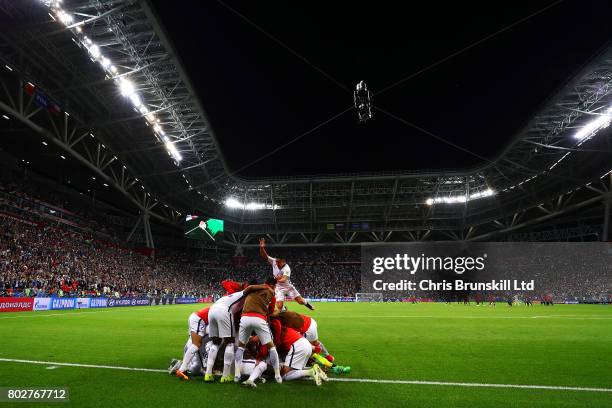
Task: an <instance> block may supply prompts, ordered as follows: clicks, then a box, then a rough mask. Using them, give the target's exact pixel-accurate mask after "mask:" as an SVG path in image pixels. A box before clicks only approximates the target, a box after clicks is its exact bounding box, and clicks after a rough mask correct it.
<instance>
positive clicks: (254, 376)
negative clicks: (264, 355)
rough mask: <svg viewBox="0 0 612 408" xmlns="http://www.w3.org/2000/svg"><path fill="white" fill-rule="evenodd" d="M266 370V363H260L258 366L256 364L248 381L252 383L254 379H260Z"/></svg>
mask: <svg viewBox="0 0 612 408" xmlns="http://www.w3.org/2000/svg"><path fill="white" fill-rule="evenodd" d="M266 368H268V365H267V364H266V362H265V361H260V362H259V364H257V365H256V366H255V368H254V369H253V372H252V373H251V375H250V376H249V380H251V381H253V382H254V381H255V380H256V379H258V378H259V377H261V375H262V374H263V372H264V371H266Z"/></svg>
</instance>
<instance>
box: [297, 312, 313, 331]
mask: <svg viewBox="0 0 612 408" xmlns="http://www.w3.org/2000/svg"><path fill="white" fill-rule="evenodd" d="M300 316H301V317H302V319H304V325H303V326H302V328H301V329H300V330H298V331H299V332H300V333H302V334H304V333H306V332H307V331H308V328H310V321H311V320H312V319H311V318H310V316H306V315H303V314H301V315H300Z"/></svg>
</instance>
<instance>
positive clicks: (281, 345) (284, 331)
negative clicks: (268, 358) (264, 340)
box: [270, 319, 303, 354]
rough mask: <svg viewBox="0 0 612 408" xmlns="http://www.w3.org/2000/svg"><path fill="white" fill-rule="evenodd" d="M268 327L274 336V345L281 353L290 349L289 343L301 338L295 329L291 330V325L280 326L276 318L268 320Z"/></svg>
mask: <svg viewBox="0 0 612 408" xmlns="http://www.w3.org/2000/svg"><path fill="white" fill-rule="evenodd" d="M270 329H271V330H272V336H273V337H274V345H275V346H276V347H278V349H279V350H280V351H281V352H283V354H284V353H288V352H289V350H290V349H291V345H292V344H293V343H295V342H296V341H298V340H299V339H301V338H303V337H302V335H301V334H300V333H298V331H297V330H293V329H292V328H291V327H286V326H281V322H280V320H278V319H272V321H271V322H270Z"/></svg>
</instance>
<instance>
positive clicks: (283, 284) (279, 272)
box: [268, 256, 293, 289]
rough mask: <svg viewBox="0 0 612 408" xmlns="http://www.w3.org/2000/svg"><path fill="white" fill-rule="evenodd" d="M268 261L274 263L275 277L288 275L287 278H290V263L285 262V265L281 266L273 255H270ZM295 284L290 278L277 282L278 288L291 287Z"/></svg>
mask: <svg viewBox="0 0 612 408" xmlns="http://www.w3.org/2000/svg"><path fill="white" fill-rule="evenodd" d="M268 262H270V265H272V274H273V275H274V277H275V278H279V277H281V276H286V277H287V278H289V277H290V276H291V268H289V265H287V264H285V266H283V267H282V268H279V267H278V265H277V264H276V258H272V257H271V256H269V257H268ZM292 286H293V285H291V282H290V280H289V279H287V281H286V282H277V283H276V287H277V288H287V289H288V288H289V287H292Z"/></svg>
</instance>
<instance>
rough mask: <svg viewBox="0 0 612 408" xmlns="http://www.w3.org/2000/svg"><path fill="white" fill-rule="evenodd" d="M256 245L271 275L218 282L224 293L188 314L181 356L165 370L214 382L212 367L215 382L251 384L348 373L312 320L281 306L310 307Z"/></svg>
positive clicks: (281, 263)
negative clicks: (260, 279) (287, 303)
mask: <svg viewBox="0 0 612 408" xmlns="http://www.w3.org/2000/svg"><path fill="white" fill-rule="evenodd" d="M259 249H260V255H261V256H262V258H264V259H265V260H266V261H267V262H268V263H270V265H271V266H272V272H273V276H272V277H270V278H268V279H267V280H266V282H265V283H263V284H258V283H257V282H256V281H250V282H244V283H240V282H234V281H223V282H222V286H223V288H224V289H225V290H226V291H227V293H226V295H225V296H223V297H221V298H220V299H218V300H217V301H216V302H215V303H214V304H213V305H212V306H210V307H207V308H204V309H202V310H199V311H197V312H195V313H192V314H191V315H190V316H189V323H188V325H189V339H188V340H187V344H186V345H185V349H184V356H183V359H182V360H176V359H173V360H172V361H171V363H170V367H169V370H168V371H169V372H170V373H171V374H174V375H176V376H177V377H179V378H181V379H183V380H189V379H190V378H192V377H194V376H197V375H202V374H203V376H204V382H214V381H215V377H214V374H215V372H216V371H215V369H218V370H219V371H221V373H222V374H221V380H220V382H221V383H231V382H237V383H238V382H239V383H241V384H242V385H243V386H245V387H251V388H255V387H257V385H256V382H257V381H260V382H265V381H266V377H268V376H269V377H272V376H273V377H274V379H275V381H276V382H277V383H282V382H283V381H291V380H298V379H310V380H313V381H314V383H315V384H316V385H321V384H322V382H324V381H327V380H328V377H327V373H326V372H327V371H331V372H333V373H336V374H341V373H348V372H350V367H342V366H338V365H336V364H335V363H334V358H333V356H332V355H331V354H329V352H328V351H327V349H326V348H325V346H324V345H323V343H322V342H321V341H320V340H319V336H318V330H317V322H316V321H315V319H313V318H312V317H310V316H307V315H304V314H299V313H295V312H291V311H287V310H286V308H285V307H284V305H283V303H284V301H285V299H286V298H293V299H294V300H295V301H296V302H297V303H299V304H301V305H304V306H306V307H307V308H309V309H310V310H314V308H313V306H312V305H311V304H310V303H309V302H308V301H306V300H305V299H304V298H303V297H302V296H301V295H300V294H299V292H298V291H297V290H296V289H295V287H294V286H293V285H292V284H291V281H290V275H291V269H290V268H289V265H287V263H286V262H285V260H284V259H282V258H272V257H271V256H269V255H268V253H267V252H266V249H265V240H264V239H263V238H262V239H261V240H260V242H259ZM276 308H278V311H275V309H276Z"/></svg>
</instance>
